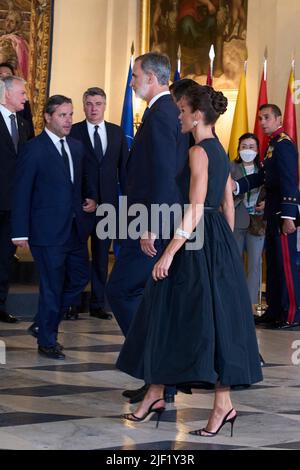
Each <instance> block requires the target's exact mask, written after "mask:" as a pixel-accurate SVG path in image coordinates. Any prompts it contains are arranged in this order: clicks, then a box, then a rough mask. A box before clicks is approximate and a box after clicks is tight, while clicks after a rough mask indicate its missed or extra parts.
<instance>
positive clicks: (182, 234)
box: [175, 228, 191, 239]
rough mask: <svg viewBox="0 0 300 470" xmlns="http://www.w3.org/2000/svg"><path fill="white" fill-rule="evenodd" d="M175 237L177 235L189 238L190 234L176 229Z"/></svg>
mask: <svg viewBox="0 0 300 470" xmlns="http://www.w3.org/2000/svg"><path fill="white" fill-rule="evenodd" d="M175 233H176V235H179V236H180V237H184V238H187V239H188V238H190V236H191V234H190V233H189V232H186V231H185V230H182V229H181V228H178V229H177V230H176V232H175Z"/></svg>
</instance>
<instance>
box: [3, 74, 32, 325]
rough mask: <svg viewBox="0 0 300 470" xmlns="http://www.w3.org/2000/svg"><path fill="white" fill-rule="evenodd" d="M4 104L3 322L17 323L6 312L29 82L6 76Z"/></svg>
mask: <svg viewBox="0 0 300 470" xmlns="http://www.w3.org/2000/svg"><path fill="white" fill-rule="evenodd" d="M0 86H1V90H2V91H1V105H0V247H1V248H0V321H3V322H7V323H15V322H16V321H17V319H16V318H15V317H14V316H13V315H11V314H9V313H8V312H7V311H6V308H5V303H6V298H7V294H8V288H9V277H10V268H11V264H12V261H13V257H14V254H15V252H16V247H15V245H13V244H12V242H11V202H12V192H13V189H12V187H13V179H14V176H15V171H16V163H17V151H18V148H19V147H20V146H21V145H22V144H23V143H24V142H26V140H27V139H28V138H29V126H28V124H27V122H26V121H25V120H24V119H23V118H21V117H20V116H19V114H18V112H19V111H21V110H22V109H23V108H24V104H25V102H26V99H27V98H26V90H25V82H24V80H23V79H21V78H17V77H13V76H10V77H2V79H1V80H0Z"/></svg>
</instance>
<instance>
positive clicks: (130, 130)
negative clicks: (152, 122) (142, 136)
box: [121, 59, 134, 149]
mask: <svg viewBox="0 0 300 470" xmlns="http://www.w3.org/2000/svg"><path fill="white" fill-rule="evenodd" d="M131 79H132V60H131V59H130V64H129V70H128V76H127V83H126V89H125V96H124V101H123V110H122V118H121V127H122V129H123V131H124V132H125V136H126V139H127V143H128V148H129V149H130V148H131V145H132V141H133V136H134V126H133V106H132V88H131V86H130V83H131Z"/></svg>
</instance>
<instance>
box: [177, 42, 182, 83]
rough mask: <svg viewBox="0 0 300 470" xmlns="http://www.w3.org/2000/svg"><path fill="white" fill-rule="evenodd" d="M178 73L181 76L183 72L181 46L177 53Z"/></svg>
mask: <svg viewBox="0 0 300 470" xmlns="http://www.w3.org/2000/svg"><path fill="white" fill-rule="evenodd" d="M177 71H178V74H179V76H180V72H181V47H180V44H179V46H178V51H177Z"/></svg>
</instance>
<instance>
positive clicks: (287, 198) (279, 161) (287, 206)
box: [233, 104, 300, 329]
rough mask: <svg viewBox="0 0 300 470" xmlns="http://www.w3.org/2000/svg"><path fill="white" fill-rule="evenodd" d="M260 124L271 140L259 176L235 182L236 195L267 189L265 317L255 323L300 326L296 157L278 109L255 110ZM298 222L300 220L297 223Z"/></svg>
mask: <svg viewBox="0 0 300 470" xmlns="http://www.w3.org/2000/svg"><path fill="white" fill-rule="evenodd" d="M259 120H260V125H261V127H262V129H263V131H264V133H265V134H267V135H268V136H270V141H269V146H268V149H267V151H266V155H265V158H264V162H263V165H262V168H261V169H260V171H259V172H258V173H256V174H253V175H250V176H245V177H244V178H241V179H239V180H238V181H237V182H233V190H234V194H243V193H245V192H247V191H249V190H250V189H253V188H255V187H258V186H261V185H262V184H265V187H266V204H265V219H266V221H267V228H266V261H267V304H268V309H267V310H266V313H265V314H263V315H262V316H261V317H258V318H257V319H256V323H266V324H269V325H270V326H272V327H273V326H275V327H276V328H278V329H286V328H293V327H295V326H299V325H300V276H299V273H298V271H297V229H296V223H297V221H298V220H299V208H298V205H299V204H300V193H299V188H298V153H297V149H296V146H295V144H294V142H293V141H292V139H291V138H290V137H289V136H288V135H287V134H286V133H285V132H284V129H283V127H282V115H281V111H280V109H279V108H278V106H276V105H274V104H264V105H262V106H261V107H260V110H259ZM296 219H298V220H296Z"/></svg>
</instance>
